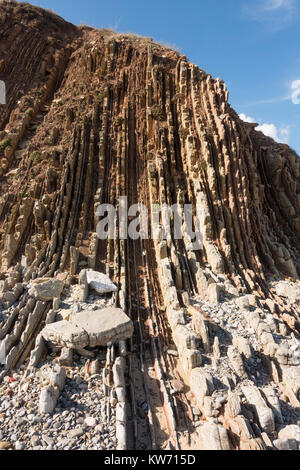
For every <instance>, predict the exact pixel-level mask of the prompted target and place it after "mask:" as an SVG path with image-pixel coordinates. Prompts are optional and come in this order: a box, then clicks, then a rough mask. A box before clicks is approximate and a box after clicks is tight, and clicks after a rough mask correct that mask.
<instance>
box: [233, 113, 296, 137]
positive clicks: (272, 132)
mask: <svg viewBox="0 0 300 470" xmlns="http://www.w3.org/2000/svg"><path fill="white" fill-rule="evenodd" d="M240 118H241V119H242V120H243V121H245V122H250V123H255V122H257V121H255V119H253V118H252V117H249V116H246V115H245V114H244V113H242V114H240ZM256 130H257V131H260V132H262V133H263V134H264V135H266V136H267V137H271V138H272V139H274V140H275V141H276V142H279V143H282V144H288V143H289V138H290V126H282V127H280V128H279V129H278V128H277V127H276V126H275V124H267V123H264V124H261V125H259V126H257V127H256Z"/></svg>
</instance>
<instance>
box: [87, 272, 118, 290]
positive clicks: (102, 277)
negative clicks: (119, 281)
mask: <svg viewBox="0 0 300 470" xmlns="http://www.w3.org/2000/svg"><path fill="white" fill-rule="evenodd" d="M86 277H87V283H88V285H89V287H90V288H91V289H94V290H95V291H96V292H98V294H109V293H110V292H117V290H118V288H117V286H116V285H115V284H114V283H113V282H112V281H111V280H110V279H109V277H108V276H106V274H103V273H99V272H97V271H93V270H92V269H87V270H86Z"/></svg>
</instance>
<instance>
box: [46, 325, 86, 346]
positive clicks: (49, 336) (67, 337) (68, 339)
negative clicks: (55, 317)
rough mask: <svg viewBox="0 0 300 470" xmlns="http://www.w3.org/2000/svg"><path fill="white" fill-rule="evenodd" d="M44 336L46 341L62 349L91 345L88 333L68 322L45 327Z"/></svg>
mask: <svg viewBox="0 0 300 470" xmlns="http://www.w3.org/2000/svg"><path fill="white" fill-rule="evenodd" d="M42 336H43V338H44V339H45V341H49V342H51V343H53V344H55V345H56V346H59V347H62V348H64V347H65V348H71V349H72V348H73V349H76V348H85V347H86V346H88V344H89V335H88V333H87V332H86V331H85V330H84V329H83V328H80V327H78V326H76V325H74V324H72V323H70V322H68V321H66V320H63V321H60V322H57V323H52V324H50V325H47V326H45V328H44V329H43V330H42Z"/></svg>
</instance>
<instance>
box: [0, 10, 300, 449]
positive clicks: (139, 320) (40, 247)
mask: <svg viewBox="0 0 300 470" xmlns="http://www.w3.org/2000/svg"><path fill="white" fill-rule="evenodd" d="M0 26H1V29H0V51H1V56H0V79H1V80H3V81H5V83H6V88H7V104H6V105H0V162H1V167H0V178H1V179H0V184H1V187H0V256H1V260H0V263H1V268H0V276H1V277H0V279H1V280H2V281H3V282H2V302H3V304H4V305H5V306H6V307H10V306H12V305H13V306H14V309H13V310H12V311H11V312H10V315H9V316H8V317H7V318H5V320H3V321H2V324H0V326H1V329H0V339H1V340H4V341H5V345H6V353H7V361H8V367H9V369H13V368H14V367H16V366H17V365H19V364H20V363H22V362H24V361H25V360H26V359H27V358H28V356H29V354H30V351H31V350H32V349H33V347H34V342H35V339H36V337H37V335H38V334H39V332H40V331H41V329H42V327H43V326H44V324H45V321H46V319H47V316H48V315H49V311H51V309H52V306H51V303H49V302H41V301H35V300H34V299H33V298H32V297H30V295H29V293H28V291H27V289H26V285H27V283H28V282H29V281H30V280H32V279H36V278H38V277H56V276H58V275H59V274H60V273H64V272H68V273H69V275H70V276H77V275H78V274H79V273H80V267H81V266H82V265H85V266H88V267H90V268H93V269H96V270H99V271H102V272H104V271H105V272H106V274H108V275H109V276H110V277H111V278H112V279H113V281H114V283H115V284H117V285H118V286H119V288H120V290H119V293H118V296H117V300H116V302H117V304H118V306H121V307H122V308H123V309H125V310H126V311H128V312H129V313H130V315H131V317H132V319H133V320H134V321H135V325H136V334H135V338H134V341H135V342H136V343H137V344H139V345H140V354H141V358H142V361H143V360H144V361H145V363H147V354H146V352H145V351H144V350H143V348H144V346H143V344H144V342H145V341H144V340H145V338H146V339H147V338H148V337H149V338H150V343H151V341H152V343H153V344H152V346H151V354H152V364H154V373H155V375H156V377H157V379H158V380H161V382H163V375H162V374H163V372H162V371H163V370H164V367H165V368H166V369H165V370H167V371H168V372H169V374H171V376H172V375H173V376H174V374H175V372H174V370H175V369H176V363H177V360H175V359H174V357H173V358H172V356H170V355H168V357H167V359H166V361H165V359H162V356H164V353H163V351H162V350H160V349H159V347H158V346H157V343H156V341H158V340H160V342H159V341H158V342H159V344H162V346H165V345H168V344H170V343H171V342H172V341H173V342H174V343H175V345H176V348H177V350H178V354H179V358H180V363H181V366H180V367H181V368H182V369H183V370H184V371H185V373H186V374H187V377H186V380H187V382H188V383H189V384H190V385H191V388H192V391H193V393H194V397H195V396H196V397H197V396H198V394H199V393H200V392H199V383H200V382H201V380H204V379H203V378H202V379H198V378H197V379H196V380H192V379H191V377H192V376H193V375H192V371H193V370H194V371H196V372H197V371H198V369H199V368H200V369H201V365H202V357H201V356H202V352H203V351H204V352H205V353H209V352H212V350H214V352H215V356H216V357H217V359H218V355H219V353H218V344H217V343H218V342H217V341H216V342H215V343H214V348H212V345H211V344H210V338H209V332H208V330H209V329H210V328H211V324H210V322H209V320H207V318H205V316H204V317H203V315H202V313H203V312H202V313H201V315H200V313H199V311H195V309H194V311H193V312H192V315H193V326H192V328H190V326H189V322H188V321H187V316H188V315H189V313H188V310H190V311H191V309H192V308H193V307H189V306H188V305H189V301H187V298H188V297H190V299H193V298H198V299H199V298H200V299H202V300H204V301H209V300H211V301H212V302H214V301H218V300H219V294H220V291H223V293H224V294H226V293H227V294H229V295H230V294H232V295H233V296H234V297H238V296H245V295H246V294H251V296H250V297H252V300H253V297H254V306H255V308H256V307H258V306H259V305H260V306H261V307H262V306H263V307H264V308H265V309H267V311H268V312H269V314H270V315H269V316H272V315H274V318H275V319H276V322H277V326H276V325H275V330H276V328H277V330H276V333H274V331H273V333H274V334H273V335H272V329H271V328H269V326H268V328H269V329H268V328H266V327H261V328H260V329H259V323H260V321H262V323H263V325H266V323H264V322H263V320H260V316H259V314H258V313H257V310H256V311H255V312H251V308H250V311H249V312H248V313H249V315H248V313H247V315H248V316H247V321H248V326H249V327H251V328H253V329H254V330H257V335H258V337H259V338H260V339H261V338H263V339H262V340H261V341H262V354H263V356H264V358H265V360H266V361H267V368H268V370H269V374H271V376H272V377H273V379H274V375H276V373H275V370H276V371H277V372H278V373H279V378H278V380H279V382H281V381H282V377H281V376H280V374H283V375H284V374H286V376H287V377H289V380H290V382H291V383H293V384H295V383H296V385H294V388H293V386H291V388H290V392H289V393H291V394H292V399H294V400H296V402H298V398H299V377H298V378H295V373H296V370H297V367H296V368H295V367H294V368H293V366H294V363H292V362H291V363H289V362H288V361H289V359H288V356H289V354H288V352H286V353H284V352H282V351H281V352H280V347H279V345H278V344H277V343H276V337H275V336H276V334H277V335H278V334H279V330H278V328H279V326H280V328H281V330H280V331H281V333H285V334H286V335H287V337H288V335H291V334H292V335H294V337H297V338H298V334H299V304H298V303H297V302H298V301H299V299H300V295H299V293H298V297H297V296H295V299H294V300H295V301H294V302H290V301H288V300H290V296H289V295H286V294H285V291H284V292H282V291H280V290H279V291H278V284H277V283H278V282H279V281H284V280H285V281H289V282H290V283H291V282H294V283H295V284H294V285H295V286H296V285H297V281H298V280H299V275H300V159H299V157H298V156H297V155H296V154H295V152H294V151H292V150H291V149H290V148H289V147H288V146H286V145H281V144H278V143H275V142H274V141H273V140H271V139H269V138H267V137H265V136H263V134H261V133H259V132H257V131H255V130H254V127H255V126H254V125H253V124H248V123H245V122H243V121H241V120H240V118H239V117H238V115H237V114H236V113H235V112H234V110H233V109H232V108H231V107H230V104H229V102H228V91H227V88H226V86H225V84H224V82H222V81H220V80H215V79H213V78H212V77H211V76H210V75H208V74H206V73H205V72H204V71H203V70H201V69H199V68H198V67H197V66H195V65H193V64H191V63H189V62H188V60H187V59H186V58H185V57H184V56H182V55H180V54H179V53H177V52H174V51H172V50H169V49H167V48H165V47H163V46H160V45H157V44H155V43H153V42H152V40H150V39H146V38H141V37H137V36H134V35H118V34H114V33H112V32H111V31H106V30H95V29H92V28H88V27H80V28H77V27H75V26H73V25H71V24H69V23H66V22H64V21H63V20H62V19H61V18H59V17H57V16H56V15H54V14H52V13H50V12H46V11H44V10H42V9H39V8H35V7H31V6H29V5H28V4H23V3H18V4H15V3H9V4H1V5H0ZM121 196H126V197H127V198H128V206H131V205H132V204H136V203H143V204H144V205H145V206H146V207H147V208H148V209H149V213H151V217H152V222H154V217H155V213H154V212H153V211H152V212H151V211H150V208H151V206H153V205H156V206H155V207H159V206H162V205H163V204H167V205H168V206H172V205H173V204H178V205H180V206H181V207H183V205H184V204H191V205H192V207H193V218H194V230H195V231H196V232H197V234H198V236H200V239H201V241H202V244H201V246H200V247H199V249H197V250H194V249H193V247H192V246H191V241H190V240H189V237H188V233H187V230H186V226H183V228H182V231H183V238H182V239H181V240H175V239H174V237H172V236H171V237H168V238H167V240H165V241H160V240H151V239H148V240H143V241H141V240H138V241H134V240H131V239H128V240H123V239H119V237H117V238H116V239H115V240H109V241H101V240H99V239H98V236H97V233H96V227H97V222H98V221H99V216H98V215H97V209H98V207H99V205H101V204H105V203H109V204H112V205H114V206H115V207H117V208H119V207H118V204H119V198H120V197H121ZM196 208H197V210H198V217H196V215H197V214H196ZM160 222H161V221H160ZM160 222H158V228H159V224H160ZM120 230H121V227H120V225H119V222H118V221H117V224H116V232H117V235H119V234H120ZM0 282H1V281H0ZM284 285H285V284H284ZM298 285H299V284H298ZM276 286H277V288H276ZM285 287H286V285H285ZM286 288H287V287H286ZM292 290H293V288H292ZM293 291H294V290H293ZM242 298H243V299H244V297H242ZM247 299H248V298H247ZM250 301H251V298H250ZM247 302H248V300H247ZM244 307H245V305H244V306H243V307H242V308H241V311H244V310H245V308H244ZM248 307H249V304H248ZM250 307H251V306H250ZM248 310H249V309H248ZM255 313H256V314H257V315H258V318H256V319H255ZM241 315H242V313H241ZM251 315H252V316H251ZM274 321H275V320H274ZM271 323H272V322H271ZM269 324H270V318H269ZM278 325H279V326H278ZM199 335H200V337H201V338H202V340H203V350H202V352H201V347H199V345H198V337H199ZM263 335H264V336H263ZM268 335H269V336H268ZM274 335H275V336H274ZM274 337H275V339H274ZM157 338H158V339H157ZM212 339H213V338H212ZM239 344H240V342H237V343H236V344H235V343H234V347H232V349H230V354H229V356H228V357H229V359H230V360H231V361H232V363H234V365H233V370H234V371H237V370H239V371H240V372H237V375H239V376H240V377H242V378H243V374H245V371H244V370H243V359H242V358H243V357H244V356H243V354H242V352H239ZM243 345H244V343H243ZM272 345H273V346H272ZM243 347H244V349H243ZM243 347H242V349H243V351H245V345H244V346H243ZM247 347H248V346H247V345H246V350H247V352H248V351H249V347H248V349H247ZM157 348H158V350H157ZM162 349H163V348H162ZM241 354H242V355H241ZM250 354H251V353H250ZM161 355H162V356H161ZM282 358H283V359H282ZM290 361H292V359H290ZM280 364H281V365H282V367H281V366H280ZM131 366H132V367H133V368H134V364H133V365H132V364H131ZM200 372H201V371H200ZM5 373H7V371H4V372H2V376H4V375H5ZM134 373H135V377H136V379H135V380H136V381H137V383H138V382H139V381H141V380H142V379H141V377H138V375H139V373H138V372H137V371H135V372H134ZM193 373H194V372H193ZM293 374H294V375H293ZM296 375H297V373H296ZM273 379H272V380H273ZM205 380H206V379H205ZM133 382H134V381H133ZM195 384H196V385H195ZM297 384H298V385H297ZM148 385H149V384H148ZM297 387H298V388H297ZM247 390H248V389H247ZM150 391H151V386H150ZM160 392H161V393H162V395H163V396H164V393H165V394H166V396H167V397H168V392H167V390H164V388H163V386H162V389H161V390H160ZM250 392H251V390H250V391H249V392H248V393H247V397H252V396H255V397H256V395H255V393H254V392H253V393H250ZM205 393H206V392H205ZM286 393H288V392H286ZM209 396H210V394H209V393H208V392H207V393H206V395H205V394H204V395H202V392H201V393H200V395H199V397H200V398H199V401H200V402H201V403H200V405H199V406H201V407H202V406H204V402H205V403H206V405H205V409H206V410H207V409H208V404H209V400H207V399H208V398H209ZM258 396H259V400H260V402H259V403H260V407H261V409H262V410H264V400H263V398H261V397H260V395H259V392H258ZM247 397H246V398H247ZM204 398H206V400H204ZM184 399H185V398H182V400H184ZM255 399H256V400H258V398H255ZM168 400H169V399H168V398H165V399H164V400H163V403H164V417H162V418H161V422H162V423H163V427H164V431H165V432H166V433H167V434H169V435H170V436H172V439H173V441H172V442H173V444H174V443H175V444H176V437H174V436H175V434H174V426H175V425H173V424H174V423H172V417H170V416H173V414H172V412H171V411H170V409H169V407H170V408H172V406H171V404H170V402H169V401H168ZM203 400H204V401H203ZM199 401H198V402H199ZM298 403H299V402H298ZM295 407H297V406H296V405H295ZM268 410H270V408H268ZM211 413H212V414H213V413H214V412H213V411H211ZM238 414H239V415H240V413H238ZM226 416H227V417H226ZM225 417H226V419H225V418H224V423H223V424H224V426H225V427H227V429H230V430H231V432H233V431H232V429H234V430H235V431H234V433H233V434H234V435H235V436H239V439H238V442H244V441H245V440H246V441H247V442H251V444H249V445H248V444H247V445H246V447H247V446H248V447H249V448H260V446H261V445H263V444H262V442H263V440H262V439H261V438H258V437H257V436H252V435H250V437H248V440H247V439H246V438H245V436H244V435H241V433H242V431H241V428H242V424H241V421H239V424H237V421H234V420H235V416H234V413H233V414H232V410H230V411H228V413H227V415H226V413H225ZM243 419H244V418H243ZM258 422H259V421H258ZM243 423H244V422H243ZM150 424H151V423H150ZM267 425H268V426H269V427H270V426H271V427H272V426H273V421H272V420H271V424H269V421H268V423H267ZM214 426H216V428H214ZM218 426H221V425H220V424H218V425H217V424H210V425H209V426H208V427H207V428H203V429H202V431H201V432H202V435H204V436H205V433H206V432H207V433H209V434H210V435H213V436H214V437H213V439H215V440H218V439H221V441H222V439H223V440H224V442H223V441H222V442H221V441H220V442H219V441H218V442H219V443H217V444H215V447H218V448H224V449H227V448H228V446H230V444H229V441H228V439H227V437H226V438H225V437H224V435H223V431H222V429H223V428H221V430H220V428H218ZM238 426H240V427H238ZM268 426H266V428H267V430H268V429H269V428H268ZM237 427H238V431H237V430H236V429H237ZM270 429H271V428H270ZM262 431H264V429H262ZM272 431H273V428H272V429H271V432H272ZM220 436H221V437H220ZM135 438H136V439H137V435H136V436H135ZM259 439H260V441H259V443H258V440H259ZM177 444H178V443H177ZM149 445H151V444H149ZM212 445H213V444H212ZM239 445H240V444H239Z"/></svg>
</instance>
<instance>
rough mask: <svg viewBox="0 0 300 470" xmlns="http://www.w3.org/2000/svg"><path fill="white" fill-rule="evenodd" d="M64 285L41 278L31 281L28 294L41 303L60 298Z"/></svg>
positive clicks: (60, 282)
mask: <svg viewBox="0 0 300 470" xmlns="http://www.w3.org/2000/svg"><path fill="white" fill-rule="evenodd" d="M63 288H64V283H63V282H62V281H60V280H58V279H49V278H41V279H36V280H35V281H32V283H31V287H30V289H29V294H30V295H32V296H33V297H35V298H36V299H37V300H41V301H42V302H48V301H50V300H53V299H55V298H57V297H60V295H61V293H62V291H63Z"/></svg>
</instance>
